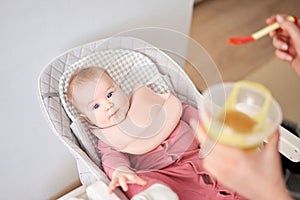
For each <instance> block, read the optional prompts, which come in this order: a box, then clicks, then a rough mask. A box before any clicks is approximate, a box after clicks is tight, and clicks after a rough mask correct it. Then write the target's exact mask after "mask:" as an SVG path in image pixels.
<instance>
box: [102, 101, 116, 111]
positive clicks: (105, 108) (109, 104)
mask: <svg viewBox="0 0 300 200" xmlns="http://www.w3.org/2000/svg"><path fill="white" fill-rule="evenodd" d="M113 106H114V104H113V103H112V102H110V101H108V102H107V103H106V104H105V106H104V110H105V111H108V110H109V109H111V108H112V107H113Z"/></svg>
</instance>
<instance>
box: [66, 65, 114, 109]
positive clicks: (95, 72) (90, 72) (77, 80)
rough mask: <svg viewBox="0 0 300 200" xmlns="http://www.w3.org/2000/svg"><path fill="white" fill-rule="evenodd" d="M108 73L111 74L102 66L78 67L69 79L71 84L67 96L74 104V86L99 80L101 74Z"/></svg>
mask: <svg viewBox="0 0 300 200" xmlns="http://www.w3.org/2000/svg"><path fill="white" fill-rule="evenodd" d="M104 73H106V74H107V75H108V76H109V74H108V73H107V72H106V71H105V70H104V69H103V68H101V67H84V68H79V69H77V70H76V71H75V72H74V73H73V74H72V76H71V78H70V81H69V86H68V90H67V98H68V100H69V101H70V102H71V103H72V104H74V103H75V102H74V99H73V97H74V95H73V92H74V88H75V86H80V85H84V84H86V83H87V82H88V81H95V82H97V81H98V80H99V79H100V78H101V76H102V75H103V74H104Z"/></svg>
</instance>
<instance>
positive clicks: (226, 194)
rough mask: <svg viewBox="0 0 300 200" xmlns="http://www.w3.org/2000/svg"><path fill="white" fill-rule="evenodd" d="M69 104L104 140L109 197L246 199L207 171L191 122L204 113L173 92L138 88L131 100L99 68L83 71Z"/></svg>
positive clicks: (77, 74)
mask: <svg viewBox="0 0 300 200" xmlns="http://www.w3.org/2000/svg"><path fill="white" fill-rule="evenodd" d="M68 99H69V100H70V102H72V104H73V105H74V106H75V107H76V108H77V109H78V111H79V112H80V113H81V114H80V115H81V116H82V117H84V118H85V119H86V120H87V121H88V123H89V124H90V127H91V130H92V132H93V133H94V134H95V135H96V136H97V137H98V138H99V143H98V148H99V151H100V153H101V155H102V164H103V167H104V171H105V172H106V174H107V175H108V176H109V178H110V179H111V182H110V184H109V192H110V193H111V192H112V191H113V190H114V189H115V188H116V187H118V186H120V187H121V188H122V189H123V191H124V192H125V193H126V194H127V196H128V197H129V198H131V199H133V200H138V199H168V200H173V199H174V200H175V199H182V200H185V199H189V200H196V199H197V200H199V199H244V198H242V197H241V196H239V195H237V194H236V193H235V192H233V191H230V190H228V189H226V188H224V187H222V186H221V185H220V184H218V183H217V181H216V180H215V179H213V178H212V177H211V176H210V175H209V173H207V172H205V171H204V168H203V167H202V160H201V159H200V158H199V142H198V140H197V138H196V137H195V135H194V131H193V129H192V128H191V126H190V121H191V120H192V119H193V120H199V119H198V111H197V110H196V109H194V108H193V107H192V106H189V105H187V104H186V103H182V102H180V101H179V99H177V98H176V97H175V96H174V95H172V94H171V93H166V94H157V93H155V92H153V91H152V90H151V89H149V88H147V87H146V86H137V87H136V88H134V89H133V91H132V93H131V95H130V98H128V97H127V96H126V95H125V94H124V93H123V92H122V90H121V88H120V87H119V86H118V85H117V84H116V83H115V81H114V80H113V79H112V78H111V77H110V76H109V74H108V73H107V72H106V71H104V70H103V69H101V68H99V67H86V68H82V69H80V70H77V71H76V72H75V73H74V74H73V76H72V78H71V80H70V83H69V88H68Z"/></svg>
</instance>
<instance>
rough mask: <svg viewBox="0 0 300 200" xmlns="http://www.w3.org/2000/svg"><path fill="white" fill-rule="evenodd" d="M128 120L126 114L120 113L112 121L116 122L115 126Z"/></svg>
mask: <svg viewBox="0 0 300 200" xmlns="http://www.w3.org/2000/svg"><path fill="white" fill-rule="evenodd" d="M125 118H126V114H125V113H123V112H118V113H117V115H115V116H113V117H112V120H113V122H114V124H115V125H118V124H120V123H121V122H123V121H124V120H125Z"/></svg>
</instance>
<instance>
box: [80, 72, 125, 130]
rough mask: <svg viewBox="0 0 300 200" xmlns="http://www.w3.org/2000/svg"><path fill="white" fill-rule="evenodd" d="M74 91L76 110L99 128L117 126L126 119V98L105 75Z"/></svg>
mask: <svg viewBox="0 0 300 200" xmlns="http://www.w3.org/2000/svg"><path fill="white" fill-rule="evenodd" d="M74 89H75V90H74V98H75V99H76V103H77V108H78V109H79V111H80V112H82V113H83V114H85V115H86V116H87V117H88V118H89V119H90V120H91V121H92V123H94V124H96V125H97V126H99V127H100V128H107V127H111V126H114V125H117V124H119V123H120V122H122V121H123V120H124V119H125V118H126V115H127V112H128V110H129V100H128V97H127V96H126V95H125V94H124V93H123V92H122V90H121V89H120V88H119V87H118V86H117V84H116V83H115V82H114V81H113V80H112V79H111V78H110V77H109V76H108V75H107V74H106V73H104V74H103V75H102V76H101V78H100V79H99V81H98V82H97V81H88V82H87V83H86V84H84V85H81V86H78V87H77V88H74Z"/></svg>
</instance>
